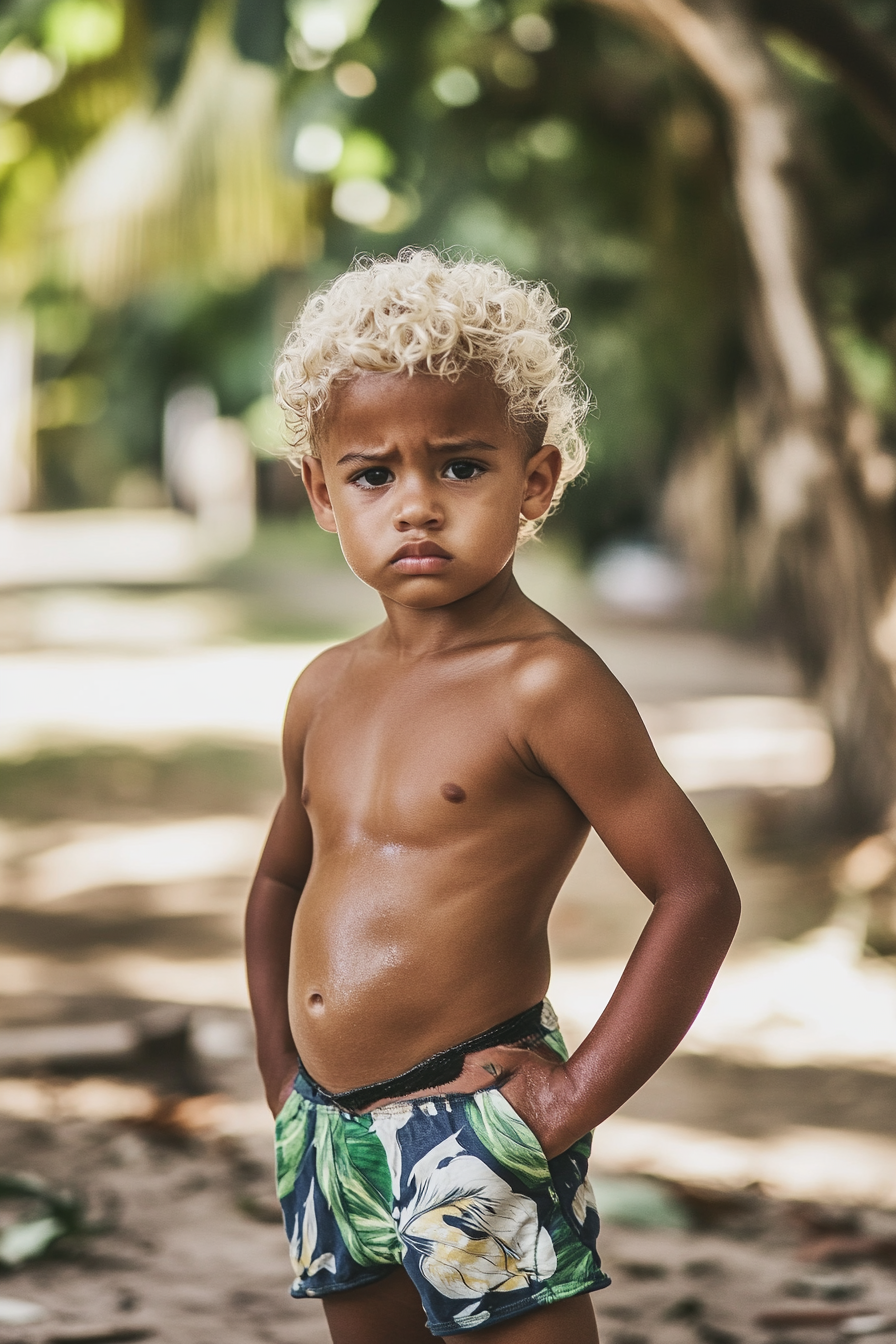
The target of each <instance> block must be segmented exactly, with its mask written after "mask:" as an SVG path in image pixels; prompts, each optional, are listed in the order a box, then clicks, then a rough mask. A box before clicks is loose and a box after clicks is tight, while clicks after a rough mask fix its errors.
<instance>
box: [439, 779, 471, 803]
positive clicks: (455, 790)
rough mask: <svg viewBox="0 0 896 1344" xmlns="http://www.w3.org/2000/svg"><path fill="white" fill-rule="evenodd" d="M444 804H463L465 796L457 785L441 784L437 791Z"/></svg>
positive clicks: (465, 799)
mask: <svg viewBox="0 0 896 1344" xmlns="http://www.w3.org/2000/svg"><path fill="white" fill-rule="evenodd" d="M439 792H440V793H441V795H442V797H443V798H444V799H445V802H446V803H465V802H466V801H467V795H466V792H465V790H464V789H462V788H461V786H460V785H459V784H443V785H442V787H441V789H440V790H439Z"/></svg>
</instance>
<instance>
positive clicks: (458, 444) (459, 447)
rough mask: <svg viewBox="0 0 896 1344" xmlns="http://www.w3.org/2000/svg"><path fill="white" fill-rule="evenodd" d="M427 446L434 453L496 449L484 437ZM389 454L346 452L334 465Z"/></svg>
mask: <svg viewBox="0 0 896 1344" xmlns="http://www.w3.org/2000/svg"><path fill="white" fill-rule="evenodd" d="M429 447H430V448H432V450H433V451H434V452H436V453H460V452H463V451H464V450H465V449H469V450H473V451H475V452H482V451H483V450H485V451H487V452H492V453H493V452H495V451H496V450H497V445H496V444H494V443H486V442H485V441H484V439H447V440H445V441H442V442H436V443H431V444H429ZM389 456H391V453H390V450H389V449H386V450H385V452H381V453H346V454H345V456H344V457H340V459H339V461H338V462H337V463H336V465H337V467H344V466H347V465H349V464H351V463H354V462H382V461H384V460H385V459H386V458H387V457H389Z"/></svg>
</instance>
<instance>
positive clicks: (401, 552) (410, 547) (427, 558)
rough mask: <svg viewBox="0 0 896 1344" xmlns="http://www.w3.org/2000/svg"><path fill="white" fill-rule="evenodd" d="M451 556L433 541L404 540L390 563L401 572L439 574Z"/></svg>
mask: <svg viewBox="0 0 896 1344" xmlns="http://www.w3.org/2000/svg"><path fill="white" fill-rule="evenodd" d="M452 559H453V556H451V555H450V554H449V552H448V551H446V550H443V549H442V547H441V546H437V545H436V544H435V542H434V541H406V542H405V544H404V545H403V546H399V548H398V550H397V551H396V552H395V554H394V555H393V557H392V560H391V562H390V563H391V565H392V568H393V569H397V570H398V571H399V573H401V574H440V573H441V572H442V570H444V569H447V568H448V566H449V564H450V563H451V561H452Z"/></svg>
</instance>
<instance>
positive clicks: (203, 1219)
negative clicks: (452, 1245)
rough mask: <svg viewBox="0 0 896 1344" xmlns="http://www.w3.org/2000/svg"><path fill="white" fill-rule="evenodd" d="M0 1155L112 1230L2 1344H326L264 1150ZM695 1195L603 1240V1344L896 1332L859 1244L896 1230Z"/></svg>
mask: <svg viewBox="0 0 896 1344" xmlns="http://www.w3.org/2000/svg"><path fill="white" fill-rule="evenodd" d="M0 1147H2V1152H3V1161H4V1165H6V1166H7V1167H13V1168H16V1169H30V1170H39V1171H40V1172H41V1174H42V1175H43V1176H44V1177H45V1178H47V1179H49V1180H51V1181H52V1182H53V1184H54V1185H56V1186H58V1187H60V1188H61V1187H65V1186H68V1187H71V1186H75V1187H77V1188H79V1189H81V1190H82V1191H84V1192H85V1193H87V1194H88V1196H89V1211H90V1217H91V1218H92V1219H93V1220H94V1221H95V1223H96V1224H97V1225H98V1228H99V1230H97V1231H95V1232H92V1233H91V1234H89V1235H85V1236H82V1237H79V1238H72V1239H69V1240H67V1241H65V1240H64V1241H62V1242H61V1243H59V1244H58V1247H57V1250H56V1252H55V1253H54V1254H52V1255H51V1256H50V1257H49V1258H47V1259H45V1260H42V1261H40V1262H35V1263H32V1264H30V1265H26V1266H23V1267H21V1268H19V1269H18V1270H16V1271H14V1272H8V1273H7V1274H5V1275H3V1276H2V1277H0V1297H7V1296H8V1297H15V1298H19V1299H23V1300H25V1301H27V1302H31V1303H35V1304H39V1305H40V1306H42V1307H43V1308H44V1309H45V1311H46V1313H47V1315H46V1318H45V1319H44V1320H43V1321H41V1322H39V1323H35V1324H33V1325H29V1326H26V1327H11V1326H5V1327H4V1326H0V1341H3V1344H14V1341H16V1342H19V1341H20V1342H21V1344H56V1342H57V1341H58V1342H59V1344H62V1341H66V1342H71V1344H74V1342H75V1341H80V1344H88V1342H89V1341H97V1344H99V1342H100V1341H104V1342H105V1344H115V1341H122V1342H124V1341H128V1340H135V1341H136V1340H140V1339H146V1340H159V1341H169V1342H170V1344H249V1341H272V1344H325V1341H327V1340H328V1339H329V1335H328V1332H327V1329H326V1322H325V1320H324V1316H323V1310H322V1308H321V1306H320V1304H319V1303H315V1302H296V1301H293V1300H292V1299H291V1298H290V1297H289V1295H288V1287H289V1279H290V1271H289V1263H288V1258H287V1253H286V1243H285V1239H284V1236H283V1231H282V1228H281V1226H280V1225H279V1223H278V1222H277V1221H275V1220H276V1219H277V1209H276V1205H275V1203H274V1201H273V1198H272V1195H271V1164H270V1161H269V1158H268V1156H267V1144H266V1142H258V1141H255V1142H247V1141H246V1140H239V1141H237V1140H233V1139H229V1140H222V1139H207V1140H203V1139H200V1138H196V1137H192V1138H190V1137H177V1136H175V1137H172V1136H165V1135H163V1134H161V1133H160V1132H158V1131H157V1132H149V1131H147V1130H145V1129H141V1128H137V1127H135V1126H133V1125H122V1124H90V1123H83V1122H71V1123H67V1124H46V1123H35V1122H27V1123H26V1122H15V1121H10V1120H6V1121H3V1122H2V1123H0ZM671 1193H672V1196H673V1197H677V1196H678V1195H680V1193H681V1192H680V1191H678V1192H677V1191H674V1190H672V1191H671ZM684 1193H685V1198H684V1207H685V1208H686V1209H687V1210H688V1211H689V1213H690V1216H691V1219H692V1222H693V1226H692V1227H691V1228H690V1229H677V1228H662V1227H630V1226H629V1227H627V1226H623V1225H620V1224H614V1223H608V1224H606V1225H605V1227H604V1230H603V1232H602V1239H601V1248H602V1255H603V1258H604V1263H605V1266H606V1268H607V1269H608V1271H609V1273H610V1275H611V1277H612V1279H613V1283H612V1285H611V1287H609V1288H608V1289H605V1290H604V1291H602V1292H601V1293H599V1294H595V1296H594V1299H593V1301H594V1306H595V1310H596V1312H597V1317H598V1322H599V1326H600V1332H601V1339H602V1341H603V1344H694V1341H704V1342H705V1344H738V1342H739V1341H740V1342H742V1344H752V1342H753V1341H756V1344H760V1342H764V1344H789V1342H790V1341H794V1344H798V1342H799V1341H802V1340H805V1341H806V1344H815V1341H817V1342H818V1344H827V1341H833V1340H834V1339H836V1338H840V1337H841V1335H840V1330H839V1326H838V1325H837V1323H836V1322H827V1323H824V1322H823V1323H822V1324H819V1325H815V1326H809V1327H806V1326H800V1325H799V1323H798V1322H797V1323H796V1324H792V1325H789V1326H778V1327H776V1328H763V1327H762V1326H760V1325H759V1324H757V1317H758V1316H759V1315H760V1314H761V1313H763V1312H769V1311H773V1310H776V1309H778V1310H784V1311H790V1312H791V1313H792V1312H793V1311H795V1310H796V1311H802V1312H806V1311H808V1312H810V1313H818V1312H821V1313H822V1318H823V1317H824V1314H825V1313H830V1312H832V1311H833V1312H835V1313H836V1312H838V1311H839V1312H840V1313H841V1314H843V1313H847V1312H848V1313H849V1315H850V1316H851V1317H853V1318H855V1317H859V1318H861V1317H868V1316H870V1315H872V1314H879V1315H881V1316H883V1317H889V1318H896V1273H894V1265H893V1262H892V1257H893V1255H894V1250H893V1247H894V1246H896V1242H892V1243H891V1245H890V1247H889V1250H887V1248H886V1241H884V1242H883V1243H881V1244H879V1245H878V1247H877V1250H876V1251H874V1249H873V1244H872V1243H870V1242H869V1243H868V1244H867V1245H865V1244H863V1243H862V1242H861V1241H858V1240H857V1234H864V1235H865V1237H866V1238H869V1237H871V1238H885V1239H886V1238H890V1239H892V1238H894V1237H896V1214H881V1213H875V1212H869V1211H866V1212H862V1211H855V1210H852V1211H846V1210H834V1209H830V1208H825V1209H821V1208H817V1207H815V1206H808V1205H805V1206H796V1205H785V1204H782V1203H780V1202H776V1201H774V1200H771V1199H768V1198H766V1197H764V1196H762V1195H761V1194H760V1193H757V1192H747V1193H745V1194H741V1195H738V1196H736V1197H731V1196H729V1197H725V1198H717V1199H713V1198H707V1197H706V1196H705V1194H703V1195H700V1194H696V1195H695V1194H694V1192H684ZM832 1233H834V1234H836V1235H838V1236H839V1237H840V1238H841V1240H842V1241H843V1244H842V1245H841V1248H840V1251H839V1252H837V1251H836V1249H835V1250H834V1252H833V1255H832V1258H833V1261H834V1263H832V1264H831V1263H825V1262H824V1260H822V1261H821V1262H818V1261H816V1262H815V1263H812V1262H811V1261H808V1262H807V1261H806V1260H805V1259H801V1258H800V1257H801V1256H805V1255H806V1254H807V1252H808V1253H809V1254H816V1255H818V1254H819V1253H821V1252H823V1251H824V1247H823V1246H822V1245H821V1241H820V1239H821V1238H822V1237H830V1236H831V1234H832ZM844 1237H845V1240H844ZM863 1245H864V1254H865V1255H873V1254H877V1255H879V1256H883V1257H884V1258H886V1256H888V1255H889V1256H890V1257H891V1260H890V1263H889V1267H887V1266H886V1265H880V1264H876V1263H874V1261H873V1259H861V1258H860V1259H859V1260H858V1261H857V1262H853V1261H852V1260H851V1258H850V1257H851V1256H852V1255H854V1254H856V1253H857V1251H856V1248H858V1253H860V1254H861V1253H862V1251H863ZM850 1246H852V1247H853V1249H852V1250H850V1249H849V1247H850ZM844 1247H845V1248H846V1249H844ZM838 1260H839V1263H838ZM878 1324H880V1323H878ZM892 1328H893V1330H894V1331H896V1324H894V1325H893V1326H892ZM396 1344H400V1341H396Z"/></svg>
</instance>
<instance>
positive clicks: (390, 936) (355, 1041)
mask: <svg viewBox="0 0 896 1344" xmlns="http://www.w3.org/2000/svg"><path fill="white" fill-rule="evenodd" d="M319 442H320V454H321V456H320V459H315V458H306V459H305V463H304V479H305V485H306V488H307V490H308V494H309V496H310V499H311V504H312V507H313V509H314V513H315V516H316V518H317V521H318V523H319V524H320V526H321V527H323V528H324V529H325V530H326V531H329V532H337V531H338V533H339V537H340V541H341V544H342V548H343V551H344V553H345V556H346V559H347V560H348V563H349V564H350V565H351V567H352V569H353V570H354V572H355V573H356V574H357V575H358V577H359V578H361V579H362V580H363V581H364V582H365V583H366V584H369V585H370V586H371V587H372V588H375V589H376V590H377V592H379V594H380V596H381V598H382V601H383V605H384V607H385V612H386V619H385V621H384V622H383V624H382V625H380V626H377V627H376V628H375V629H374V630H371V631H369V632H368V633H367V634H365V635H362V636H361V637H360V638H358V639H354V640H350V641H349V642H348V643H346V644H341V645H339V646H338V647H336V648H333V649H330V650H328V651H327V652H326V653H324V654H322V655H321V656H320V657H319V658H318V659H317V660H316V661H315V662H314V663H312V664H311V665H310V666H309V667H308V668H307V669H306V671H305V672H304V673H303V674H302V676H301V677H300V678H299V680H298V682H297V683H296V686H295V689H294V691H293V693H292V697H291V699H290V703H289V708H288V710H287V715H286V725H285V730H284V765H285V775H286V790H285V793H284V797H283V799H282V801H281V803H280V806H279V808H278V810H277V814H276V816H275V818H274V822H273V825H272V827H271V832H270V835H269V837H268V840H267V844H266V845H265V849H264V852H263V854H262V858H261V861H260V864H259V869H258V874H257V876H256V878H255V881H254V884H253V887H252V891H251V895H250V898H249V907H248V912H247V921H246V950H247V961H248V969H249V986H250V993H251V998H252V1008H253V1013H254V1016H255V1023H256V1029H257V1036H258V1059H259V1064H260V1068H261V1073H262V1076H263V1079H264V1085H265V1091H266V1095H267V1099H268V1103H269V1105H270V1107H271V1109H272V1111H274V1112H275V1113H276V1112H277V1111H278V1110H279V1109H280V1107H281V1106H282V1104H283V1102H284V1101H285V1099H286V1097H287V1096H288V1095H289V1092H290V1089H291V1087H292V1082H293V1078H294V1075H295V1070H296V1051H297V1050H298V1052H299V1054H300V1055H301V1058H302V1061H303V1063H304V1064H305V1066H306V1068H307V1069H308V1071H309V1073H310V1074H311V1075H312V1076H313V1077H314V1078H316V1079H317V1080H318V1082H320V1083H321V1084H322V1085H323V1086H324V1087H325V1088H327V1089H328V1090H330V1091H334V1092H341V1091H345V1090H348V1089H351V1088H356V1087H360V1086H362V1085H363V1084H366V1083H373V1082H378V1081H379V1080H381V1079H383V1078H388V1077H392V1076H394V1075H396V1074H399V1073H402V1072H403V1071H404V1070H406V1069H409V1068H411V1067H412V1066H413V1065H415V1064H417V1063H419V1062H420V1060H422V1059H425V1058H426V1057H427V1056H429V1055H432V1054H434V1053H436V1052H437V1051H439V1050H444V1049H446V1048H448V1047H449V1046H453V1045H456V1044H457V1043H458V1042H460V1041H463V1040H466V1039H468V1038H470V1037H472V1036H475V1035H477V1034H478V1033H479V1032H482V1031H485V1030H486V1029H487V1028H489V1027H492V1026H494V1025H495V1024H496V1023H498V1022H502V1021H504V1020H506V1019H507V1018H510V1017H513V1016H514V1015H515V1014H517V1013H520V1012H522V1011H523V1010H524V1009H526V1008H529V1007H531V1006H532V1005H533V1004H535V1003H538V1002H539V1000H540V999H542V998H543V997H544V995H545V993H546V991H547V988H548V981H549V978H550V959H549V953H548V940H547V923H548V916H549V914H550V912H551V907H552V906H553V904H554V901H555V899H556V897H557V894H558V892H559V890H560V888H561V886H562V884H563V881H564V879H565V878H566V875H567V874H568V872H569V870H570V868H571V867H572V865H573V863H574V861H575V859H576V856H577V855H578V853H579V851H580V850H581V848H582V845H583V844H584V842H585V838H586V836H587V835H588V832H589V830H590V828H591V827H593V828H594V829H595V830H596V831H597V832H598V834H599V835H600V836H601V838H602V839H603V841H604V843H605V844H606V845H607V847H608V848H609V849H610V851H611V853H612V854H613V855H614V857H615V858H616V860H617V862H618V863H619V864H620V865H621V867H622V868H623V869H624V870H625V872H626V873H628V875H629V876H630V877H631V878H632V880H633V881H634V882H635V883H636V884H637V885H638V887H640V889H641V891H642V892H643V893H644V895H645V896H646V897H647V898H648V900H649V901H650V902H651V903H652V906H653V910H652V912H651V914H650V918H649V919H648V920H647V923H646V925H645V928H644V931H643V933H642V935H641V937H640V939H639V941H638V944H637V946H636V947H635V950H634V952H633V953H632V955H631V957H630V959H629V962H628V965H627V966H626V969H625V971H624V973H623V976H622V978H621V980H620V982H619V986H618V988H617V989H616V992H615V993H614V995H613V998H612V999H611V1001H610V1003H609V1004H608V1006H607V1008H606V1009H605V1010H604V1012H603V1014H602V1015H601V1018H600V1020H599V1021H598V1023H597V1025H596V1026H595V1027H594V1028H593V1030H592V1031H591V1032H590V1034H589V1035H588V1037H587V1038H586V1039H585V1041H584V1042H583V1043H582V1045H581V1046H580V1047H579V1048H578V1050H576V1052H575V1053H574V1054H573V1056H572V1057H571V1059H570V1060H569V1062H568V1063H566V1064H563V1063H561V1062H560V1061H558V1060H557V1059H556V1058H554V1057H553V1056H552V1055H550V1053H545V1052H537V1051H532V1050H526V1049H519V1048H513V1047H507V1046H504V1047H496V1048H492V1049H489V1050H485V1051H481V1052H478V1053H477V1054H475V1055H471V1056H468V1058H467V1061H466V1065H465V1067H464V1071H463V1074H462V1075H461V1078H460V1079H459V1080H458V1081H457V1082H454V1083H451V1084H449V1085H448V1086H446V1087H445V1088H443V1089H438V1088H428V1089H427V1090H426V1091H427V1094H431V1093H432V1092H435V1091H440V1090H444V1091H451V1092H459V1091H470V1092H472V1091H476V1090H477V1089H479V1088H482V1087H486V1086H489V1085H493V1084H494V1080H495V1077H496V1076H497V1077H499V1078H500V1079H501V1080H502V1081H501V1082H500V1087H501V1090H502V1091H503V1092H504V1095H505V1096H506V1098H507V1100H508V1101H509V1102H510V1103H511V1105H512V1106H513V1107H514V1108H515V1110H516V1111H518V1113H519V1114H520V1115H521V1116H522V1117H523V1119H524V1120H525V1121H526V1122H527V1123H528V1124H529V1125H530V1126H531V1128H532V1129H533V1131H534V1132H535V1134H536V1135H537V1137H538V1139H539V1140H540V1142H541V1144H542V1147H543V1148H544V1151H545V1153H546V1155H547V1156H548V1157H549V1158H550V1157H554V1156H556V1155H557V1154H559V1153H561V1152H563V1151H565V1150H566V1149H567V1148H568V1147H569V1146H570V1145H571V1144H572V1143H574V1142H575V1141H576V1140H577V1139H579V1138H581V1136H582V1135H583V1134H585V1133H586V1132H587V1131H588V1130H590V1129H592V1128H593V1127H594V1126H595V1125H598V1124H600V1122H601V1121H602V1120H605V1119H606V1118H607V1116H609V1115H612V1114H613V1112H614V1111H615V1110H617V1108H618V1107H619V1106H621V1105H622V1103H623V1102H624V1101H626V1100H627V1099H628V1098H629V1097H630V1096H631V1095H632V1094H633V1093H634V1092H636V1091H637V1089H638V1088H639V1087H640V1086H641V1085H642V1084H643V1083H644V1082H645V1081H646V1080H647V1079H648V1078H649V1077H650V1076H651V1074H653V1073H654V1072H655V1070H656V1069H657V1068H658V1067H659V1066H660V1064H662V1063H663V1061H664V1060H665V1059H666V1058H667V1057H668V1056H669V1055H670V1054H671V1052H672V1051H673V1050H674V1049H675V1047H676V1045H677V1044H678V1043H679V1041H680V1040H681V1038H682V1037H683V1036H684V1034H685V1032H686V1031H687V1029H688V1027H689V1026H690V1024H691V1022H692V1021H693V1019H694V1017H695V1015H696V1013H697V1011H698V1010H699V1008H700V1005H701V1004H702V1002H703V1000H704V997H705V996H706V993H707V991H708V989H709V987H710V985H711V984H712V981H713V978H714V977H715V975H716V972H717V971H718V968H719V965H720V963H721V961H722V959H723V957H724V955H725V952H726V951H727V949H728V946H729V944H730V942H731V939H732V937H733V935H734V930H735V927H736V925H737V919H738V914H739V901H738V896H737V891H736V889H735V886H734V883H733V881H732V878H731V875H730V873H729V872H728V869H727V867H726V865H725V862H724V860H723V858H722V856H721V854H720V853H719V851H718V849H717V848H716V845H715V843H714V842H713V840H712V838H711V836H710V835H709V833H708V831H707V830H706V827H705V826H704V824H703V822H702V820H701V819H700V817H699V815H698V814H697V812H696V810H695V809H694V807H693V806H692V805H691V803H690V802H689V801H688V799H687V798H686V797H685V796H684V794H683V793H682V792H681V790H680V789H679V788H678V786H677V785H676V784H675V783H674V781H673V780H672V779H671V778H670V776H669V775H668V774H667V772H666V771H665V769H664V768H663V766H662V765H661V764H660V762H659V760H658V759H657V756H656V753H655V751H654V749H653V746H652V744H651V742H650V738H649V737H648V735H647V732H646V730H645V728H644V726H643V724H642V722H641V720H640V718H639V716H638V714H637V711H636V710H635V708H634V705H633V704H632V702H631V700H630V699H629V697H628V695H627V694H626V692H625V691H624V690H623V689H622V687H621V686H620V685H619V683H618V682H617V681H616V679H615V678H614V677H613V675H612V673H610V672H609V670H608V669H607V668H606V667H605V666H604V664H603V663H602V662H601V660H600V658H599V657H598V656H597V655H596V654H595V653H594V652H593V651H592V650H591V649H590V648H589V647H588V646H587V645H585V644H584V643H583V642H582V641H581V640H580V639H578V638H577V637H576V636H575V635H574V634H572V633H571V632H570V631H569V630H568V629H566V627H565V626H564V625H562V624H561V623H560V622H559V621H558V620H555V619H554V617H553V616H550V615H549V614H548V613H547V612H545V611H543V610H542V609H541V608H540V607H537V606H536V605H535V604H534V603H533V602H531V601H529V599H528V598H527V597H525V596H524V595H523V593H522V592H521V591H520V589H519V587H518V586H517V583H516V580H515V579H514V576H513V555H514V549H515V546H516V540H517V528H518V523H519V519H520V516H522V517H523V518H526V519H536V518H539V517H541V516H542V515H543V514H544V513H545V512H546V511H547V509H548V508H549V506H550V502H551V498H552V495H553V491H554V487H555V484H556V481H557V477H558V474H559V471H560V465H561V459H560V454H559V452H558V450H557V449H556V448H555V447H553V446H551V445H550V444H546V445H544V446H542V447H539V448H536V449H535V450H533V447H532V442H531V438H530V437H529V436H528V435H527V433H526V432H525V431H524V430H523V429H522V428H521V427H520V426H518V425H516V424H514V422H513V421H511V420H510V419H509V418H508V416H507V413H506V407H505V404H504V401H503V399H502V395H501V394H500V393H499V392H498V391H497V390H496V389H495V387H494V386H493V385H492V384H491V383H490V382H489V381H488V380H487V379H486V378H484V377H480V376H477V375H473V374H467V375H464V376H463V377H462V378H460V379H459V380H458V381H456V382H452V381H450V380H448V379H445V378H440V377H438V376H436V375H431V374H427V373H421V372H417V371H415V372H414V373H413V374H410V375H409V374H407V373H396V374H383V373H370V372H363V373H358V374H357V375H356V376H355V377H354V378H352V379H350V380H349V381H347V382H345V383H343V384H340V385H337V387H336V389H335V391H334V393H333V395H332V397H331V400H330V404H329V406H328V408H327V412H326V418H325V422H324V425H323V432H322V433H321V435H320V437H319ZM380 1104H382V1103H380ZM325 1307H326V1311H327V1318H328V1322H329V1325H330V1330H331V1333H332V1336H333V1339H334V1341H335V1344H417V1342H418V1341H420V1344H422V1341H424V1340H429V1339H431V1338H432V1337H431V1335H430V1334H429V1332H428V1331H427V1330H426V1329H425V1328H424V1315H423V1310H422V1307H421V1305H420V1302H419V1299H418V1298H417V1295H416V1292H415V1291H414V1290H413V1287H412V1285H411V1283H410V1280H408V1278H407V1276H406V1275H405V1273H404V1271H403V1270H400V1269H398V1270H396V1271H395V1272H394V1273H392V1274H390V1275H389V1276H388V1277H387V1278H385V1279H383V1280H382V1281H380V1282H379V1283H376V1284H373V1285H371V1286H368V1287H364V1288H359V1289H354V1290H350V1291H346V1292H343V1293H335V1294H331V1295H329V1296H328V1297H327V1298H326V1302H325ZM484 1336H486V1337H487V1338H488V1340H489V1341H490V1342H491V1341H495V1344H503V1342H504V1341H508V1344H591V1342H592V1341H596V1339H597V1333H596V1327H595V1325H594V1315H593V1311H592V1308H591V1305H590V1301H589V1299H588V1297H587V1296H580V1297H574V1298H570V1299H567V1300H566V1301H564V1302H560V1303H556V1304H554V1305H552V1306H548V1307H542V1308H536V1309H535V1310H533V1311H531V1312H528V1313H526V1314H524V1315H522V1316H520V1317H517V1318H515V1319H512V1320H510V1321H508V1322H505V1323H502V1324H498V1325H495V1326H492V1327H490V1328H488V1329H487V1330H485V1331H484ZM455 1337H457V1336H455Z"/></svg>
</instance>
